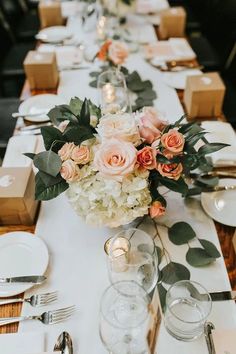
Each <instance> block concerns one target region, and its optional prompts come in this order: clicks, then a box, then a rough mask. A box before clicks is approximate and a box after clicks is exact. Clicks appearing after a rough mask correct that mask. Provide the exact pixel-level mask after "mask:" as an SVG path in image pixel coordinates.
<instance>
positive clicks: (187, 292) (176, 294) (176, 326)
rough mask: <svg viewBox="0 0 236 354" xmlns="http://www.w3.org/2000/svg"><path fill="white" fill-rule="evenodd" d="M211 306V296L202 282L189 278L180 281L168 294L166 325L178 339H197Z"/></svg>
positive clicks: (202, 329)
mask: <svg viewBox="0 0 236 354" xmlns="http://www.w3.org/2000/svg"><path fill="white" fill-rule="evenodd" d="M211 307H212V302H211V297H210V295H209V293H208V292H207V290H206V289H205V288H204V287H203V286H202V285H201V284H199V283H197V282H194V281H189V280H181V281H178V282H177V283H175V284H173V285H172V286H171V287H170V288H169V290H168V291H167V294H166V311H165V316H164V323H165V327H166V329H167V331H168V332H169V333H170V334H171V335H172V336H173V337H174V338H176V339H179V340H182V341H192V340H194V339H197V338H198V337H200V336H201V334H202V333H203V331H204V323H205V322H206V320H207V318H208V316H209V314H210V312H211Z"/></svg>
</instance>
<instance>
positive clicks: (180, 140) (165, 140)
mask: <svg viewBox="0 0 236 354" xmlns="http://www.w3.org/2000/svg"><path fill="white" fill-rule="evenodd" d="M161 143H162V145H163V146H164V147H165V148H166V149H167V150H168V151H170V152H171V153H172V154H179V153H181V152H182V151H183V148H184V143H185V139H184V136H183V134H181V133H179V132H178V131H177V130H175V129H170V130H169V131H168V132H167V133H165V134H163V135H162V137H161Z"/></svg>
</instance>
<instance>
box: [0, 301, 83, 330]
mask: <svg viewBox="0 0 236 354" xmlns="http://www.w3.org/2000/svg"><path fill="white" fill-rule="evenodd" d="M75 310H76V308H75V305H72V306H69V307H64V308H61V309H58V310H53V311H46V312H43V313H42V314H41V315H33V316H20V317H5V318H0V326H4V325H7V324H10V323H15V322H22V321H26V320H39V321H41V322H42V323H44V324H46V325H51V324H55V323H58V322H62V321H65V320H67V319H68V318H69V317H70V316H72V315H73V313H74V312H75Z"/></svg>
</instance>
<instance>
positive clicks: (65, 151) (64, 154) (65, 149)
mask: <svg viewBox="0 0 236 354" xmlns="http://www.w3.org/2000/svg"><path fill="white" fill-rule="evenodd" d="M74 148H75V144H74V143H65V144H64V145H63V146H62V148H61V149H60V150H59V151H58V155H59V156H60V158H61V159H62V161H65V160H68V159H70V158H71V154H72V151H73V149H74Z"/></svg>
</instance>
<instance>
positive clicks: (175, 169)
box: [157, 152, 183, 181]
mask: <svg viewBox="0 0 236 354" xmlns="http://www.w3.org/2000/svg"><path fill="white" fill-rule="evenodd" d="M163 155H164V156H165V157H167V158H168V159H169V160H170V159H172V158H173V155H172V154H170V153H168V152H164V154H163ZM157 171H158V172H159V173H160V174H161V175H162V176H163V177H167V178H170V179H174V180H176V181H177V180H178V179H179V178H180V176H181V173H182V172H183V165H182V164H181V163H171V164H165V163H158V162H157Z"/></svg>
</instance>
